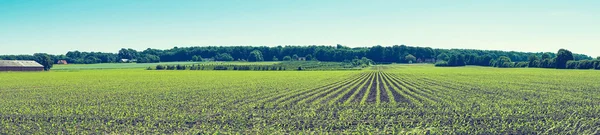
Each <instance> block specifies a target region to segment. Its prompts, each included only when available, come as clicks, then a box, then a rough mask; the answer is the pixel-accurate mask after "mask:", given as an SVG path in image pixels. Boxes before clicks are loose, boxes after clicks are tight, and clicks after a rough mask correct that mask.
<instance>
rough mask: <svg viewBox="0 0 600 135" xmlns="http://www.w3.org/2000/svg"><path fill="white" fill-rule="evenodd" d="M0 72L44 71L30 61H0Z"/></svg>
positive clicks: (39, 65) (41, 67) (42, 67)
mask: <svg viewBox="0 0 600 135" xmlns="http://www.w3.org/2000/svg"><path fill="white" fill-rule="evenodd" d="M0 71H44V66H42V65H41V64H39V63H37V62H35V61H30V60H0Z"/></svg>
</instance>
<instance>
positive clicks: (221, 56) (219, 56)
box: [215, 53, 233, 61]
mask: <svg viewBox="0 0 600 135" xmlns="http://www.w3.org/2000/svg"><path fill="white" fill-rule="evenodd" d="M215 60H216V61H233V57H231V55H230V54H229V53H221V54H217V55H216V56H215Z"/></svg>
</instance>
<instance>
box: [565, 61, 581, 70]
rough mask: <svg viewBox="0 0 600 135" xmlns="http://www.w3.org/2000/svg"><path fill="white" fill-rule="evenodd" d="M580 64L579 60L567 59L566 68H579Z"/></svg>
mask: <svg viewBox="0 0 600 135" xmlns="http://www.w3.org/2000/svg"><path fill="white" fill-rule="evenodd" d="M578 66H579V61H574V60H570V61H567V63H566V65H565V68H566V69H577V68H578Z"/></svg>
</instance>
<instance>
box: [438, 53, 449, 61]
mask: <svg viewBox="0 0 600 135" xmlns="http://www.w3.org/2000/svg"><path fill="white" fill-rule="evenodd" d="M436 58H437V60H443V61H448V60H449V59H450V57H449V56H448V54H446V53H442V54H440V55H438V56H437V57H436Z"/></svg>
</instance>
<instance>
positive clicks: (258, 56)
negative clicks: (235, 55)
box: [248, 50, 264, 62]
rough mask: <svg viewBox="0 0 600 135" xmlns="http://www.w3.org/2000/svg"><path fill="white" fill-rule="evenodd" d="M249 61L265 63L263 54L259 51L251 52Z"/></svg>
mask: <svg viewBox="0 0 600 135" xmlns="http://www.w3.org/2000/svg"><path fill="white" fill-rule="evenodd" d="M248 61H252V62H255V61H264V59H263V55H262V52H260V51H259V50H254V51H252V52H250V56H248Z"/></svg>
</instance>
